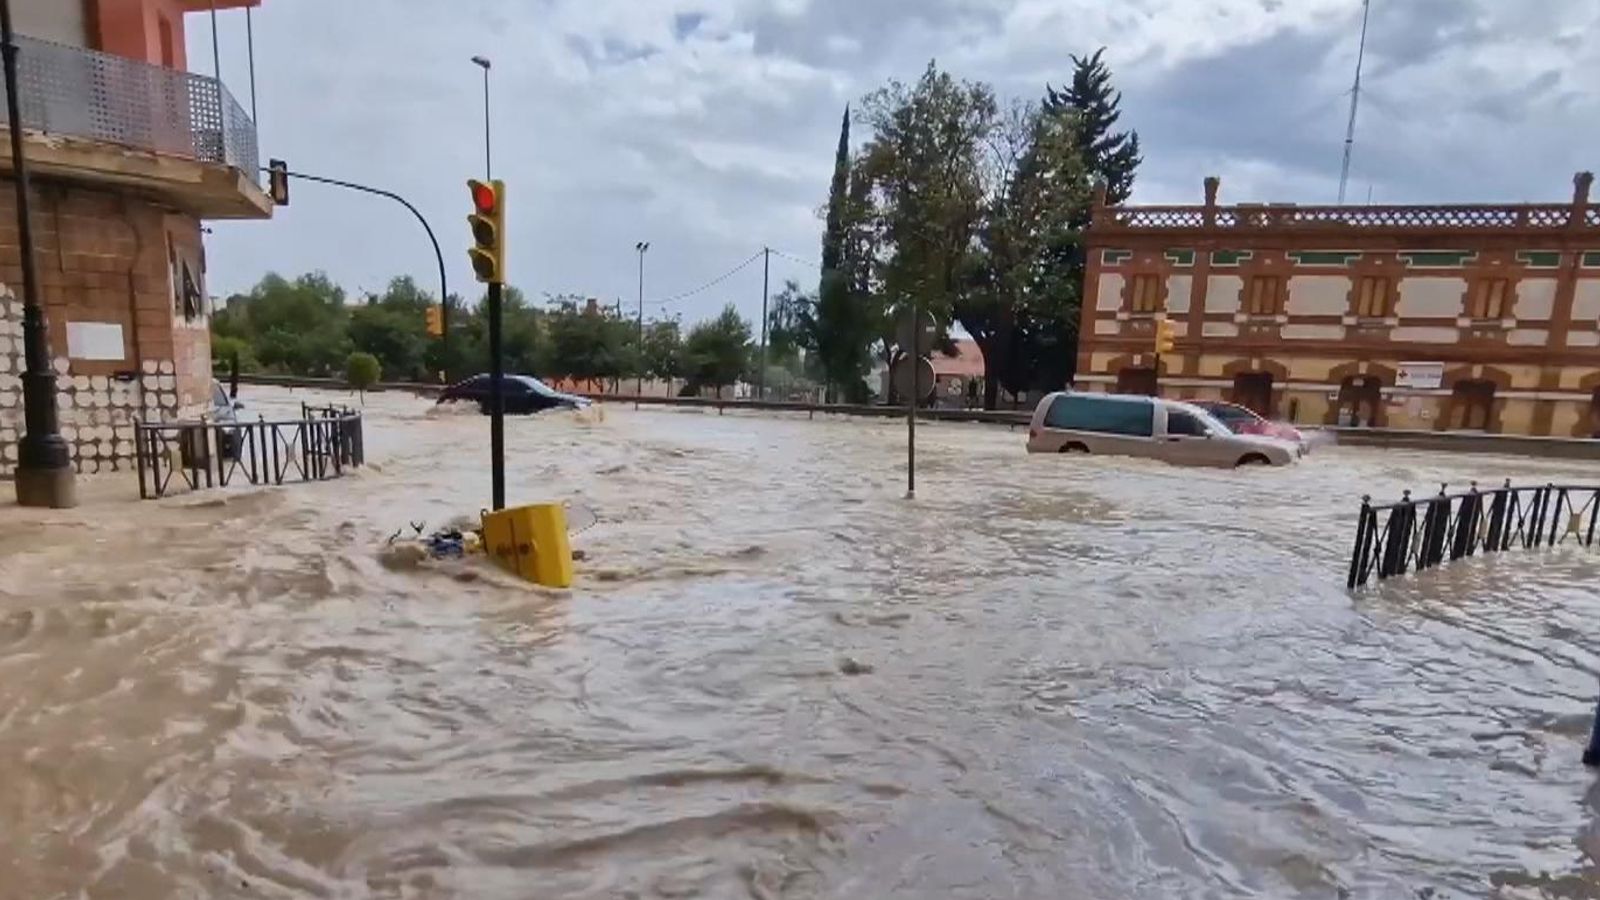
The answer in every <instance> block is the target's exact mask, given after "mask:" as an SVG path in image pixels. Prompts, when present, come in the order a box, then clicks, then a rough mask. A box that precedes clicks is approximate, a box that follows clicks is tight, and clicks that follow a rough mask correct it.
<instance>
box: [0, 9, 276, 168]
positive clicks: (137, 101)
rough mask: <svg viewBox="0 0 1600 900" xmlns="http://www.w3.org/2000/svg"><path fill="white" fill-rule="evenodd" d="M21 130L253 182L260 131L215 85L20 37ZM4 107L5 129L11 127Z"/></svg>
mask: <svg viewBox="0 0 1600 900" xmlns="http://www.w3.org/2000/svg"><path fill="white" fill-rule="evenodd" d="M16 40H17V46H18V47H19V48H20V50H21V52H20V53H19V54H18V57H17V74H18V78H19V80H20V82H21V91H20V93H21V96H20V97H19V100H20V102H21V105H22V124H23V126H24V127H26V128H30V129H33V130H35V131H40V132H44V133H46V134H59V135H67V136H70V137H77V138H85V139H88V140H92V141H104V142H106V143H109V144H119V145H121V146H124V147H132V148H135V149H139V150H151V151H154V152H156V153H166V154H171V155H174V156H182V157H186V158H189V159H194V160H199V161H201V162H208V163H219V164H221V165H226V166H232V167H233V168H235V169H238V170H239V171H241V172H243V173H245V175H246V176H248V177H249V178H251V179H252V180H253V179H255V178H256V176H257V171H258V167H259V162H258V155H259V154H258V150H257V147H256V126H255V123H253V122H251V121H250V116H249V115H247V114H246V113H245V111H244V108H243V107H241V106H240V105H239V102H238V101H237V100H235V99H234V98H233V95H232V94H230V93H228V89H227V88H225V87H223V86H222V83H221V82H219V81H217V79H215V78H211V77H209V76H205V75H196V74H194V73H192V72H182V71H178V70H176V69H168V68H166V67H164V66H154V65H151V64H149V63H145V62H140V61H138V60H135V59H128V58H127V57H123V56H117V55H115V54H111V53H101V52H99V51H97V50H88V49H85V48H82V47H72V46H68V45H66V44H56V43H52V42H50V41H41V40H39V39H37V38H30V37H23V36H21V35H18V36H17V39H16ZM6 120H7V116H6V111H5V108H4V106H3V105H0V122H3V121H6Z"/></svg>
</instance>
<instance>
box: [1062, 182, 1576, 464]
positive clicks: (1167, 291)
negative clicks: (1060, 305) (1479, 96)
mask: <svg viewBox="0 0 1600 900" xmlns="http://www.w3.org/2000/svg"><path fill="white" fill-rule="evenodd" d="M1593 180H1594V179H1593V176H1592V175H1590V174H1589V173H1580V174H1579V175H1578V176H1577V177H1576V178H1575V179H1574V192H1573V195H1572V199H1571V201H1570V202H1568V203H1559V204H1548V205H1540V204H1535V205H1516V206H1297V205H1292V204H1284V205H1278V204H1266V205H1238V206H1219V205H1218V204H1217V192H1218V187H1219V182H1218V180H1217V179H1215V178H1212V179H1207V180H1206V185H1205V203H1204V204H1203V205H1197V206H1168V207H1153V206H1130V207H1107V206H1105V205H1104V203H1103V202H1102V203H1097V204H1096V206H1095V210H1094V216H1093V223H1092V225H1091V227H1090V229H1089V232H1088V235H1089V237H1088V242H1087V243H1088V253H1089V256H1088V265H1087V272H1086V275H1085V285H1084V304H1083V320H1082V325H1081V330H1080V336H1079V347H1078V367H1077V372H1078V374H1077V378H1076V382H1075V384H1076V387H1077V388H1078V389H1079V390H1096V391H1120V392H1129V393H1160V394H1161V395H1163V396H1169V397H1177V398H1192V399H1226V400H1231V401H1234V402H1237V403H1241V404H1243V405H1245V406H1249V407H1250V408H1252V409H1254V410H1256V411H1257V412H1259V413H1261V414H1262V415H1266V416H1269V417H1275V418H1282V419H1287V420H1290V421H1294V422H1299V423H1305V424H1326V425H1335V424H1346V425H1370V426H1378V427H1392V428H1410V429H1429V430H1481V431H1487V432H1494V433H1506V434H1524V435H1551V436H1562V437H1573V436H1579V437H1590V436H1595V435H1597V434H1600V205H1597V204H1595V203H1593V202H1591V200H1590V190H1591V187H1592V184H1593ZM1158 319H1165V320H1167V321H1168V322H1170V323H1171V326H1172V332H1173V334H1174V337H1175V340H1174V347H1173V350H1172V351H1170V352H1168V353H1166V354H1163V355H1162V356H1161V357H1160V358H1159V359H1158V358H1157V357H1156V354H1155V352H1154V350H1155V329H1156V322H1157V320H1158Z"/></svg>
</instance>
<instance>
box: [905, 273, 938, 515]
mask: <svg viewBox="0 0 1600 900" xmlns="http://www.w3.org/2000/svg"><path fill="white" fill-rule="evenodd" d="M897 331H898V340H899V344H900V361H901V365H902V367H903V371H905V372H906V382H907V385H906V386H905V388H904V390H905V393H906V499H907V500H915V499H916V498H917V401H918V400H920V399H922V396H923V390H922V369H923V366H924V365H925V362H924V361H925V359H926V357H927V355H928V353H929V352H930V351H932V349H933V339H934V337H935V336H936V335H937V334H938V331H939V328H938V325H937V324H936V323H935V322H934V321H933V317H932V316H928V315H925V314H924V313H923V312H922V303H921V300H920V298H918V297H917V296H915V295H912V297H911V314H910V315H909V316H906V317H903V318H902V319H901V320H900V325H899V328H898V329H897Z"/></svg>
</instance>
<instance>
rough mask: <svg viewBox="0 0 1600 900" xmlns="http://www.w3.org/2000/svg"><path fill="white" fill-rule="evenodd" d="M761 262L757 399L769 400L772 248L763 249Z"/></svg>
mask: <svg viewBox="0 0 1600 900" xmlns="http://www.w3.org/2000/svg"><path fill="white" fill-rule="evenodd" d="M761 253H762V255H763V257H764V259H762V261H761V368H760V369H759V370H758V371H757V372H756V399H757V400H765V399H767V297H769V296H770V295H771V288H770V286H769V284H768V277H769V276H770V275H771V274H772V248H771V247H762V248H761Z"/></svg>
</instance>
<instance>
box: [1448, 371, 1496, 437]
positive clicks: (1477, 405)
mask: <svg viewBox="0 0 1600 900" xmlns="http://www.w3.org/2000/svg"><path fill="white" fill-rule="evenodd" d="M1493 415H1494V382H1492V381H1480V380H1468V381H1458V382H1456V383H1455V386H1454V387H1453V388H1451V390H1450V415H1449V417H1448V418H1447V419H1446V421H1445V427H1446V428H1449V429H1452V430H1456V431H1488V430H1489V423H1490V421H1491V420H1492V418H1493Z"/></svg>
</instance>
